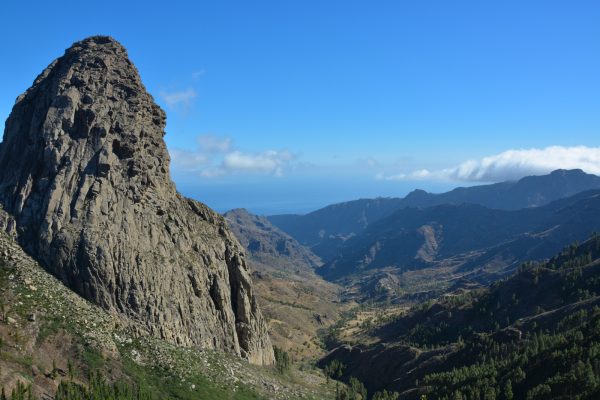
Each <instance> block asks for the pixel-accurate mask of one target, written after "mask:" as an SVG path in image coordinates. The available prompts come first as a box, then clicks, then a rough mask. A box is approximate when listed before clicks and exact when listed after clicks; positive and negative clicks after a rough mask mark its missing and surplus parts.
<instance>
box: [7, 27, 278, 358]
mask: <svg viewBox="0 0 600 400" xmlns="http://www.w3.org/2000/svg"><path fill="white" fill-rule="evenodd" d="M165 121H166V117H165V113H164V111H163V110H161V109H160V107H159V106H158V105H156V104H155V102H154V100H153V98H152V96H151V95H150V94H148V92H147V91H146V89H145V88H144V86H143V84H142V82H141V79H140V77H139V74H138V72H137V70H136V68H135V66H134V65H133V64H132V63H131V61H130V60H129V59H128V56H127V52H126V50H125V49H124V48H123V46H122V45H121V44H119V43H118V42H117V41H115V40H114V39H112V38H110V37H106V36H95V37H90V38H88V39H85V40H83V41H80V42H77V43H75V44H74V45H73V46H72V47H70V48H69V49H68V50H67V51H66V52H65V54H64V55H63V56H62V57H60V58H59V59H57V60H55V61H54V62H52V63H51V64H50V65H49V66H48V67H47V68H46V69H45V70H44V71H43V72H42V73H41V75H40V76H38V77H37V79H36V80H35V82H34V84H33V86H32V87H31V88H30V89H28V90H27V91H26V92H25V93H24V94H23V95H21V96H19V97H18V99H17V101H16V104H15V105H14V107H13V110H12V112H11V114H10V116H9V118H8V120H7V121H6V128H5V132H4V140H3V142H2V144H1V145H0V203H1V204H2V207H3V208H4V210H5V211H6V212H7V213H8V214H9V215H10V216H11V218H10V219H11V221H12V223H6V222H5V224H4V225H6V228H7V230H9V231H11V232H12V233H14V234H15V235H16V236H17V239H18V241H19V243H20V244H21V246H22V247H23V248H24V249H25V250H26V251H27V252H28V253H29V254H31V255H32V256H33V257H34V258H35V259H37V260H38V261H39V262H40V263H41V264H42V265H43V266H44V267H45V268H46V269H48V270H49V271H50V272H52V273H53V274H54V275H55V276H57V277H58V278H60V279H61V280H62V281H63V282H65V283H66V284H67V285H68V286H69V287H71V288H72V289H73V290H74V291H76V292H77V293H79V294H80V295H82V296H83V297H85V298H87V299H89V300H90V301H92V302H94V303H96V304H99V305H100V306H102V307H104V308H105V309H107V310H110V311H113V312H116V313H119V314H121V315H124V316H126V317H127V318H129V319H131V320H134V321H136V322H137V323H138V325H139V324H140V323H141V324H142V325H143V326H144V327H145V330H147V331H148V333H150V334H152V335H155V336H158V337H161V338H164V339H165V340H168V341H170V342H173V343H177V344H181V345H186V346H198V347H202V348H214V349H222V350H225V351H228V352H231V353H234V354H239V355H241V356H243V357H245V358H247V359H249V360H250V362H253V363H257V364H271V363H272V362H273V359H274V357H273V349H272V346H271V342H270V340H269V337H268V334H267V327H266V324H265V322H264V319H263V317H262V315H261V312H260V310H259V308H258V304H257V299H256V297H255V295H254V292H253V287H252V282H251V279H250V274H249V271H248V267H247V265H246V261H245V257H244V254H243V252H242V251H241V250H240V247H239V244H238V242H237V241H236V239H235V238H234V236H233V235H232V234H231V233H230V232H229V230H228V229H227V227H226V224H225V221H224V219H223V218H222V217H221V216H219V215H218V214H216V213H215V212H213V211H212V210H211V209H209V208H208V207H206V206H205V205H203V204H201V203H199V202H196V201H194V200H190V199H187V198H185V197H183V196H181V195H180V194H179V193H177V191H176V188H175V185H174V184H173V182H172V181H171V179H170V177H169V155H168V153H167V149H166V146H165V142H164V140H163V136H164V129H165Z"/></svg>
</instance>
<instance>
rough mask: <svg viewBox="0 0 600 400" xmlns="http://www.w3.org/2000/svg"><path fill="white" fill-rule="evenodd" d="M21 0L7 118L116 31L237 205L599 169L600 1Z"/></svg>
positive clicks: (282, 206)
mask: <svg viewBox="0 0 600 400" xmlns="http://www.w3.org/2000/svg"><path fill="white" fill-rule="evenodd" d="M18 4H19V3H18V2H13V1H10V2H3V3H2V5H0V10H1V15H2V16H3V18H2V19H3V23H2V24H0V50H1V51H2V54H3V62H1V63H0V86H1V87H2V96H0V118H2V119H5V118H6V117H7V115H8V113H9V112H10V109H11V107H12V104H13V102H14V99H15V98H16V97H17V96H18V95H19V94H20V93H22V92H23V91H24V90H25V89H26V88H27V87H28V86H29V85H30V84H31V82H32V81H33V79H34V78H35V76H36V75H37V74H38V73H39V72H41V70H42V69H43V68H45V67H46V65H47V64H49V63H50V61H52V60H53V59H54V58H56V57H58V56H60V55H62V53H63V52H64V49H65V48H67V47H68V46H69V45H70V44H71V43H72V42H73V41H76V40H78V39H82V38H84V37H86V36H89V35H93V34H108V35H111V36H113V37H115V38H116V39H117V40H119V41H121V42H122V43H123V44H124V45H125V47H127V49H128V51H129V55H130V57H131V59H132V60H133V62H134V63H135V64H136V65H137V67H138V69H139V70H140V73H141V75H142V79H143V81H144V83H145V84H146V86H147V88H148V90H149V91H150V92H151V93H152V94H153V95H154V97H155V99H156V100H157V102H159V104H161V106H162V107H163V108H164V109H165V110H166V111H167V115H168V125H167V136H166V140H167V144H168V146H169V149H170V151H171V154H172V158H173V163H172V164H173V165H172V173H173V176H174V178H175V180H176V182H177V184H178V187H179V188H180V189H181V190H182V191H183V192H184V193H186V194H188V195H192V196H194V197H197V198H198V199H200V200H203V201H205V202H207V203H208V204H209V205H211V206H212V207H214V208H216V209H218V210H221V211H224V210H225V209H227V208H231V207H248V208H250V209H252V210H254V211H256V212H264V213H272V212H296V211H300V212H303V211H307V210H310V209H312V208H316V207H318V206H322V205H325V204H328V203H331V202H336V201H342V200H349V199H352V198H357V197H374V196H378V195H381V196H399V195H403V194H405V193H406V192H407V191H409V190H411V189H413V188H415V187H419V188H424V189H427V190H430V191H440V190H444V189H447V188H450V187H453V186H456V185H471V184H475V183H480V182H487V181H496V180H502V179H516V178H518V177H520V176H523V175H526V174H530V173H544V172H546V171H549V170H551V169H554V168H560V167H564V168H571V167H581V168H584V169H586V170H588V171H589V172H594V173H599V172H600V148H599V146H600V72H599V71H600V24H598V21H599V20H600V2H598V1H577V0H575V1H493V2H492V1H486V2H482V1H452V2H449V1H399V0H396V1H369V2H368V1H351V0H345V1H323V0H321V1H310V0H306V1H218V2H217V1H213V2H204V1H198V2H191V1H190V2H182V1H169V2H158V1H156V2H148V1H146V2H134V1H128V2H125V1H119V2H116V1H102V2H96V1H86V2H82V1H77V2H74V1H61V2H60V3H56V2H47V1H44V2H41V1H33V2H28V3H27V6H26V7H24V6H19V5H18ZM21 4H22V3H21Z"/></svg>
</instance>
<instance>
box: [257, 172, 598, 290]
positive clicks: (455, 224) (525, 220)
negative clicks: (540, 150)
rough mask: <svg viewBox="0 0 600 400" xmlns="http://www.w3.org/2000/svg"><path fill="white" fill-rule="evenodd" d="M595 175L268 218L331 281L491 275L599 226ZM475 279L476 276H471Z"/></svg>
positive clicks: (555, 176) (563, 175) (419, 194)
mask: <svg viewBox="0 0 600 400" xmlns="http://www.w3.org/2000/svg"><path fill="white" fill-rule="evenodd" d="M599 188H600V177H598V176H595V175H591V174H587V173H585V172H583V171H581V170H568V171H567V170H556V171H554V172H552V173H551V174H548V175H543V176H529V177H525V178H523V179H521V180H519V181H516V182H501V183H496V184H492V185H482V186H475V187H469V188H457V189H454V190H452V191H449V192H447V193H441V194H431V193H427V192H424V191H421V190H417V191H413V192H412V193H410V194H409V195H408V196H406V197H405V198H402V199H400V198H377V199H361V200H356V201H350V202H347V203H340V204H334V205H331V206H328V207H325V208H322V209H320V210H317V211H315V212H312V213H310V214H307V215H279V216H271V217H268V219H269V221H271V222H272V223H273V224H274V225H277V226H278V227H279V228H281V229H282V230H283V231H286V232H287V233H289V234H290V235H291V236H293V237H294V238H296V239H297V240H298V241H299V242H300V243H302V244H304V245H306V246H308V247H310V248H311V249H312V251H313V252H314V253H315V254H317V255H319V256H320V257H321V258H322V259H323V260H324V262H325V265H324V266H323V267H322V268H320V269H319V273H320V274H322V275H323V276H324V277H326V278H327V279H330V280H337V279H340V278H344V277H348V276H357V275H361V274H365V273H367V272H369V271H373V270H378V269H388V270H389V268H392V269H393V270H394V271H396V272H400V273H402V272H403V271H407V270H416V269H422V268H431V267H435V266H437V265H440V264H444V265H445V266H448V265H451V266H452V267H453V268H454V272H460V273H461V275H462V274H466V273H468V272H470V271H475V272H474V273H475V274H477V275H478V276H477V278H476V279H477V280H479V281H493V280H495V279H497V278H498V277H501V276H504V275H505V274H507V273H509V272H510V271H512V270H514V268H516V267H517V266H518V264H519V263H520V262H521V261H523V260H528V259H541V258H545V257H549V256H550V255H552V254H553V253H555V252H557V251H559V250H560V249H561V248H562V246H564V245H565V244H566V243H569V242H572V241H576V240H582V239H584V238H586V237H587V236H588V235H589V234H590V233H591V232H592V231H594V230H598V229H600V198H599V194H600V190H598V189H599ZM471 277H472V278H473V276H471Z"/></svg>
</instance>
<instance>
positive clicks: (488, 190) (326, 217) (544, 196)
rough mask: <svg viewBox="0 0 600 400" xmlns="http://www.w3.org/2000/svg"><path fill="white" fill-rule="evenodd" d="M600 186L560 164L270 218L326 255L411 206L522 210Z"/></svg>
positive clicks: (595, 179) (597, 181)
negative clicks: (442, 189)
mask: <svg viewBox="0 0 600 400" xmlns="http://www.w3.org/2000/svg"><path fill="white" fill-rule="evenodd" d="M591 189H600V177H598V176H596V175H591V174H587V173H585V172H583V171H582V170H578V169H576V170H556V171H554V172H552V173H550V174H548V175H542V176H528V177H525V178H522V179H520V180H518V181H510V182H500V183H495V184H491V185H481V186H473V187H466V188H465V187H459V188H456V189H454V190H451V191H449V192H446V193H441V194H433V193H427V192H425V191H423V190H415V191H413V192H411V193H409V194H408V195H407V196H406V197H404V198H376V199H360V200H354V201H349V202H345V203H339V204H333V205H330V206H327V207H324V208H322V209H319V210H316V211H313V212H311V213H309V214H306V215H296V214H287V215H273V216H269V217H268V219H269V221H271V222H272V223H273V224H274V225H275V226H277V227H279V228H280V229H281V230H283V231H285V232H287V233H288V234H290V235H291V236H292V237H294V238H295V239H297V240H298V241H299V242H300V243H302V244H304V245H306V246H309V247H311V248H312V249H313V251H314V252H315V253H316V254H317V255H319V256H320V257H322V258H324V259H328V258H331V257H332V256H334V255H335V254H336V253H335V251H332V249H335V247H336V245H337V244H339V243H340V242H342V241H344V240H346V239H347V238H348V237H350V236H354V235H357V234H359V233H360V232H362V231H363V230H364V229H365V228H366V227H367V226H369V225H370V224H372V223H373V222H375V221H378V220H380V219H382V218H384V217H387V216H389V215H391V214H393V213H394V212H395V211H398V210H400V209H402V208H405V207H431V206H436V205H443V204H450V205H451V204H454V205H458V204H463V203H469V204H478V205H481V206H484V207H487V208H490V209H498V210H518V209H522V208H531V207H539V206H543V205H546V204H548V203H550V202H552V201H555V200H558V199H562V198H566V197H570V196H573V195H575V194H577V193H580V192H583V191H586V190H591Z"/></svg>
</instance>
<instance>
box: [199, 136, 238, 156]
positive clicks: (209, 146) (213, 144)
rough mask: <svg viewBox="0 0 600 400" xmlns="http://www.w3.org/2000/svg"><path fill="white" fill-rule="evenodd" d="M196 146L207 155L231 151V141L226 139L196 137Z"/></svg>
mask: <svg viewBox="0 0 600 400" xmlns="http://www.w3.org/2000/svg"><path fill="white" fill-rule="evenodd" d="M198 146H200V150H201V151H204V152H207V153H225V152H227V151H229V150H231V146H232V140H231V138H228V137H219V136H215V135H201V136H198Z"/></svg>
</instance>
